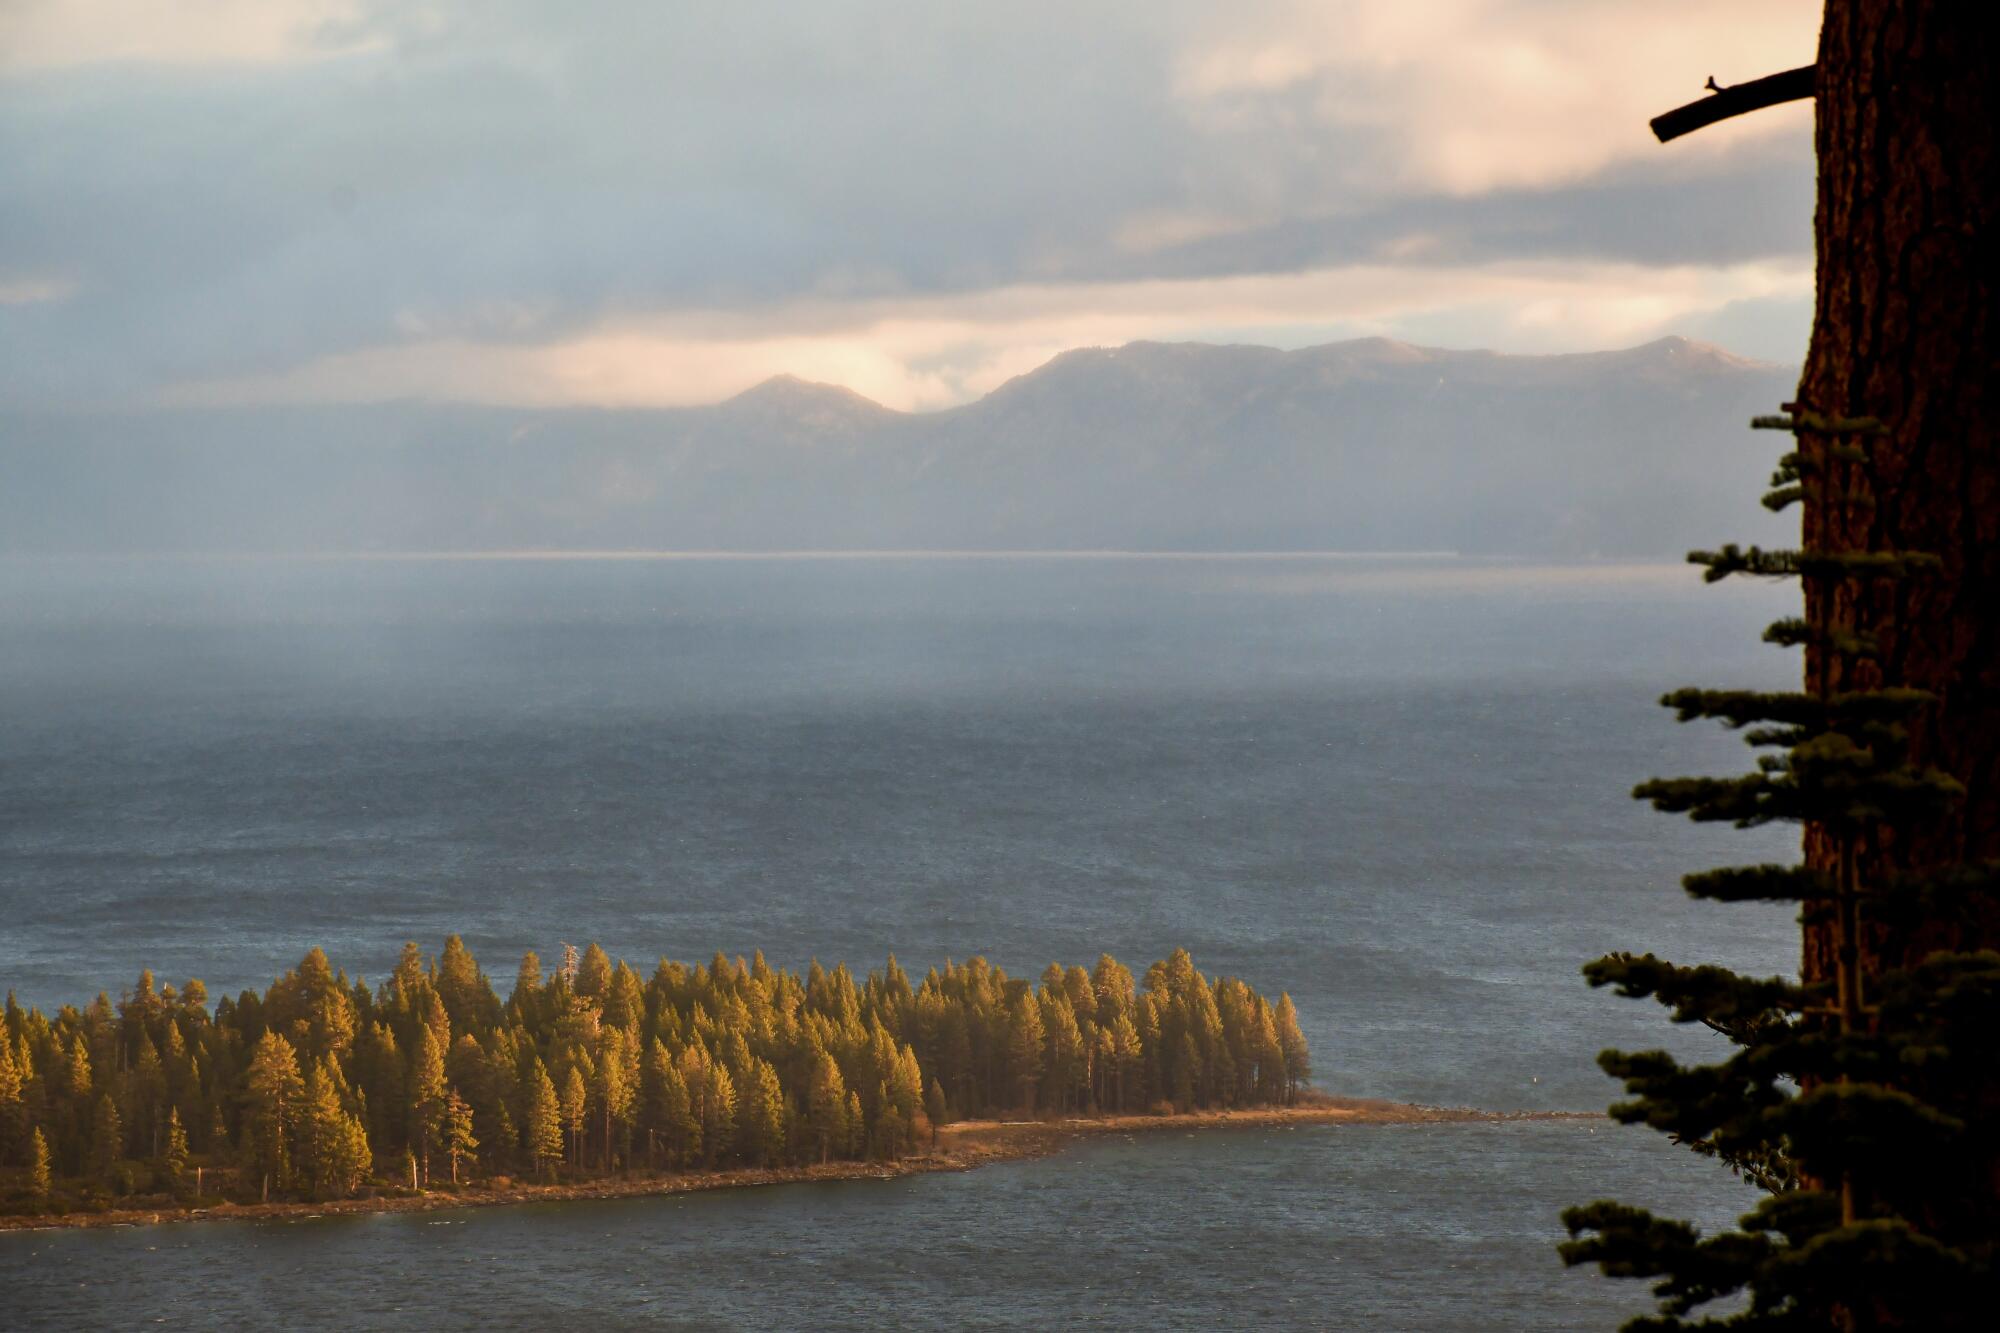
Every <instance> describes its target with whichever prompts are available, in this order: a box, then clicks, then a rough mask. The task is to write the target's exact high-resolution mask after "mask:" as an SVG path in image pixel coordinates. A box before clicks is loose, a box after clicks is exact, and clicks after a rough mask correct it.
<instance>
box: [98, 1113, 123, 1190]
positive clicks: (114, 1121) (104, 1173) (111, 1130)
mask: <svg viewBox="0 0 2000 1333" xmlns="http://www.w3.org/2000/svg"><path fill="white" fill-rule="evenodd" d="M124 1157H125V1125H124V1121H123V1120H122V1118H121V1117H120V1116H119V1114H118V1103H117V1102H115V1101H113V1100H111V1094H110V1093H108V1092H106V1093H100V1094H99V1095H98V1098H97V1110H96V1111H95V1112H94V1113H93V1114H92V1115H91V1119H90V1174H91V1175H93V1176H95V1177H97V1179H99V1180H100V1181H103V1182H104V1183H106V1184H110V1183H112V1181H113V1179H114V1177H115V1176H116V1174H117V1170H118V1163H119V1162H120V1161H122V1160H123V1159H124Z"/></svg>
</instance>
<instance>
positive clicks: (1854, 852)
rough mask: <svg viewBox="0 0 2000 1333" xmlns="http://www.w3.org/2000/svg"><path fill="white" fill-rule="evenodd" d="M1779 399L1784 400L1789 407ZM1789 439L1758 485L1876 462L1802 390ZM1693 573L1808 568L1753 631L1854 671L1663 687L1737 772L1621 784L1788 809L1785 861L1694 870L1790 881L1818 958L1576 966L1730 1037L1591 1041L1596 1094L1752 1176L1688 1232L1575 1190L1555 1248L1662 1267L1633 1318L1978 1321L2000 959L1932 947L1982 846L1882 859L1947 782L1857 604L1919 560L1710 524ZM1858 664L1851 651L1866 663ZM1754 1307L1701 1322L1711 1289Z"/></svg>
mask: <svg viewBox="0 0 2000 1333" xmlns="http://www.w3.org/2000/svg"><path fill="white" fill-rule="evenodd" d="M1794 406H1796V405H1794ZM1757 424H1760V425H1767V426H1771V427H1774V428H1781V429H1786V430H1790V431H1792V432H1794V433H1795V434H1796V435H1797V436H1798V437H1799V446H1798V448H1797V449H1796V450H1795V451H1794V452H1793V453H1790V454H1787V455H1786V456H1785V457H1784V458H1783V459H1782V460H1781V461H1780V464H1779V468H1778V471H1777V474H1776V475H1775V476H1774V478H1773V487H1774V489H1773V491H1772V492H1771V494H1770V495H1769V496H1767V497H1766V501H1765V502H1766V504H1767V505H1769V506H1770V507H1772V508H1773V509H1782V508H1784V507H1786V506H1788V505H1790V504H1792V503H1795V502H1797V501H1798V500H1799V499H1801V498H1802V497H1805V496H1811V497H1813V499H1814V502H1815V503H1816V504H1818V505H1821V506H1831V507H1836V508H1838V507H1841V506H1857V507H1868V506H1872V504H1873V503H1874V493H1875V491H1876V487H1877V482H1878V478H1877V476H1876V473H1875V470H1874V469H1873V467H1872V466H1871V459H1870V451H1869V449H1870V444H1871V443H1872V442H1873V441H1874V440H1876V439H1879V438H1880V437H1881V435H1882V434H1883V432H1884V429H1885V428H1884V427H1883V426H1882V425H1881V423H1879V422H1876V421H1874V420H1872V419H1869V418H1835V417H1828V416H1824V415H1822V414H1819V413H1815V412H1812V411H1809V410H1807V409H1804V408H1797V409H1796V410H1794V411H1791V412H1788V413H1787V415H1785V416H1784V417H1780V418H1769V419H1760V421H1759V422H1758V423H1757ZM1690 558H1691V559H1692V560H1694V561H1695V562H1696V563H1698V564H1701V565H1704V566H1706V568H1707V577H1708V578H1709V579H1710V581H1714V580H1717V579H1720V578H1724V577H1727V576H1730V575H1761V576H1775V577H1788V576H1796V575H1803V576H1805V577H1806V579H1807V592H1808V603H1809V607H1808V609H1809V614H1808V616H1806V617H1804V618H1788V619H1785V620H1780V621H1779V622H1777V623H1776V624H1774V625H1772V626H1771V627H1770V629H1769V630H1768V631H1766V634H1765V638H1766V640H1768V641H1769V642H1772V643H1774V644H1778V645H1781V646H1796V645H1799V644H1802V643H1804V644H1810V645H1812V646H1813V648H1814V651H1815V652H1817V653H1820V654H1823V655H1830V656H1836V657H1840V658H1843V659H1846V660H1848V661H1849V662H1850V664H1852V665H1853V667H1854V669H1853V670H1851V671H1850V672H1849V673H1847V680H1848V685H1847V686H1846V687H1845V688H1840V689H1831V688H1821V689H1818V690H1815V691H1811V692H1754V691H1744V690H1700V689H1685V690H1678V691H1675V692H1674V693H1671V694H1669V695H1667V696H1666V697H1665V698H1664V699H1663V700H1662V702H1663V703H1664V704H1666V705H1667V706H1668V707H1670V708H1672V709H1673V710H1674V711H1675V712H1676V714H1677V715H1678V716H1679V717H1680V718H1681V720H1683V721H1689V720H1694V719H1700V718H1711V719H1716V720H1719V721H1721V722H1722V723H1724V724H1725V725H1727V726H1729V727H1731V728H1735V729H1740V730H1742V731H1743V732H1744V735H1745V739H1746V740H1747V741H1748V742H1749V743H1750V745H1752V746H1753V747H1756V748H1759V749H1763V750H1774V751H1776V753H1771V754H1764V755H1761V756H1760V757H1759V759H1758V762H1757V767H1756V770H1755V771H1754V772H1752V773H1749V774H1747V775H1745V776H1741V777H1734V778H1674V779H1659V780H1654V781H1651V782H1647V783H1643V784H1641V785H1640V787H1639V788H1638V789H1637V791H1636V793H1635V794H1636V795H1638V796H1639V797H1641V798H1642V799H1645V800H1648V801H1650V802H1651V803H1652V804H1653V805H1654V806H1655V807H1656V808H1658V809H1660V810H1662V811H1666V812H1670V813H1681V814H1686V815H1688V816H1689V817H1691V818H1693V819H1695V820H1699V821H1718V822H1721V821H1726V822H1730V823H1734V824H1736V825H1737V826H1738V827H1751V826H1755V825H1761V824H1765V823H1770V822H1774V821H1789V822H1795V823H1800V824H1804V825H1805V826H1806V828H1807V830H1808V839H1807V845H1808V850H1809V851H1811V852H1812V853H1813V854H1812V855H1810V856H1808V858H1807V861H1806V863H1805V864H1801V865H1757V866H1747V867H1738V868H1732V869H1724V870H1712V871H1707V872H1703V873H1699V874H1693V875H1689V876H1688V877H1687V878H1686V879H1685V880H1684V881H1683V883H1684V885H1685V887H1686V889H1687V891H1688V892H1689V893H1690V894H1691V895H1693V896H1695V897H1697V898H1703V899H1708V900H1712V901H1716V902H1722V903H1730V902H1756V901H1762V902H1795V903H1798V904H1799V905H1800V920H1801V923H1802V926H1803V928H1804V931H1805V933H1806V936H1807V941H1808V951H1807V955H1808V961H1809V963H1810V960H1811V957H1812V947H1811V946H1812V941H1813V939H1814V937H1815V936H1816V935H1823V936H1824V937H1825V938H1826V939H1827V940H1828V941H1829V944H1828V948H1827V952H1828V955H1829V956H1830V958H1831V960H1832V966H1831V968H1830V969H1829V970H1827V971H1826V973H1825V974H1824V975H1816V974H1815V971H1814V969H1813V968H1812V967H1810V966H1809V967H1808V968H1807V969H1806V975H1805V977H1804V978H1803V979H1802V980H1801V981H1797V982H1795V981H1791V980H1788V979H1785V978H1768V979H1759V978H1751V977H1744V976H1739V975H1737V974H1735V973H1733V972H1730V971H1728V970H1727V969H1724V968H1719V967H1713V966H1678V965H1675V964H1672V963H1668V962H1665V961H1663V960H1660V959H1657V958H1655V957H1653V956H1652V955H1650V954H1648V955H1645V956H1643V957H1635V956H1633V955H1631V954H1613V955H1611V956H1609V957H1605V958H1600V959H1598V960H1596V961H1595V962H1593V963H1591V964H1589V965H1588V966H1587V967H1586V968H1585V974H1586V976H1587V977H1588V978H1589V980H1590V982H1591V984H1592V985H1594V986H1613V987H1616V988H1617V990H1618V991H1619V993H1620V994H1623V995H1627V996H1633V997H1644V998H1651V999H1653V1000H1656V1001H1657V1002H1658V1003H1660V1004H1661V1005H1663V1006H1665V1007H1666V1008H1667V1009H1668V1010H1669V1011H1670V1013H1671V1016H1672V1018H1673V1019H1674V1021H1676V1022H1682V1023H1689V1022H1701V1023H1704V1024H1706V1025H1707V1026H1709V1027H1711V1028H1713V1029H1715V1030H1716V1031H1718V1032H1720V1033H1722V1034H1723V1035H1725V1036H1726V1037H1728V1038H1729V1039H1730V1041H1731V1042H1732V1043H1734V1045H1735V1046H1736V1047H1737V1053H1736V1054H1735V1055H1733V1056H1731V1057H1730V1058H1729V1059H1727V1060H1724V1061H1722V1062H1720V1063H1718V1064H1713V1065H1694V1066H1689V1065H1683V1064H1682V1063H1680V1062H1679V1061H1678V1060H1676V1059H1675V1058H1674V1057H1672V1056H1670V1055H1668V1054H1667V1053H1665V1052H1662V1051H1645V1052H1637V1053H1628V1052H1622V1051H1607V1052H1605V1053H1604V1055H1603V1056H1602V1057H1601V1058H1600V1063H1601V1064H1602V1065H1603V1067H1604V1068H1605V1070H1606V1071H1607V1072H1608V1073H1610V1074H1612V1075H1613V1076H1614V1077H1617V1078H1619V1079H1621V1080H1623V1082H1624V1084H1625V1087H1626V1090H1627V1092H1628V1093H1629V1094H1630V1099H1629V1100H1627V1101H1624V1102H1621V1103H1618V1104H1617V1105H1615V1106H1613V1107H1612V1108H1611V1113H1612V1115H1613V1116H1614V1117H1615V1118H1617V1119H1619V1120H1621V1121H1624V1122H1627V1123H1643V1124H1647V1125H1650V1126H1652V1127H1653V1128H1655V1129H1658V1130H1660V1131H1662V1132H1664V1133H1667V1134H1669V1135H1671V1136H1672V1137H1674V1138H1675V1139H1676V1140H1677V1141H1680V1142H1683V1143H1686V1144H1688V1145H1690V1146H1692V1147H1693V1148H1694V1149H1695V1150H1696V1151H1699V1152H1702V1153H1706V1154H1708V1155H1711V1156H1715V1157H1718V1158H1720V1159H1721V1160H1723V1161H1724V1162H1727V1163H1728V1164H1730V1165H1731V1166H1733V1167H1734V1168H1736V1169H1737V1170H1738V1171H1739V1172H1740V1173H1741V1174H1743V1175H1744V1176H1746V1177H1747V1178H1749V1179H1751V1180H1752V1181H1754V1182H1755V1183H1757V1184H1759V1185H1760V1186H1762V1187H1763V1188H1765V1189H1766V1190H1767V1191H1768V1192H1769V1197H1767V1198H1766V1199H1764V1200H1763V1201H1762V1202H1761V1203H1760V1204H1759V1205H1758V1206H1757V1207H1756V1208H1755V1209H1754V1210H1752V1211H1751V1212H1750V1213H1749V1214H1748V1215H1746V1216H1745V1217H1743V1218H1742V1219H1741V1222H1740V1224H1739V1226H1740V1229H1739V1230H1736V1231H1730V1232H1724V1233H1722V1234H1719V1235H1715V1236H1707V1237H1704V1236H1703V1235H1702V1234H1701V1233H1700V1232H1698V1231H1697V1230H1696V1229H1695V1228H1694V1227H1692V1226H1690V1225H1689V1224H1687V1223H1684V1222H1679V1221H1673V1220H1669V1219H1663V1218H1659V1217H1655V1216H1653V1215H1652V1214H1651V1213H1648V1212H1646V1211H1644V1210H1642V1209H1638V1208H1633V1207H1630V1206H1628V1205H1624V1204H1619V1203H1611V1202H1600V1203H1596V1204H1592V1205H1590V1206H1588V1207H1582V1208H1573V1209H1570V1210H1569V1211H1568V1212H1567V1213H1565V1215H1564V1221H1565V1223H1566V1225H1567V1226H1568V1227H1569V1230H1570V1232H1571V1234H1572V1236H1575V1237H1578V1239H1574V1240H1572V1241H1570V1242H1568V1243H1567V1244H1565V1245H1564V1246H1563V1256H1564V1259H1565V1261H1566V1262H1568V1263H1571V1264H1580V1263H1596V1264H1598V1265H1599V1266H1600V1267H1601V1268H1602V1269H1603V1270H1604V1271H1605V1272H1606V1273H1607V1274H1612V1275H1617V1276H1631V1277H1646V1278H1653V1279H1656V1282H1655V1284H1654V1286H1653V1293H1654V1295H1655V1296H1656V1297H1657V1298H1658V1300H1659V1307H1660V1314H1659V1316H1658V1317H1656V1318H1651V1319H1645V1320H1635V1321H1634V1322H1633V1323H1632V1324H1631V1325H1628V1327H1630V1328H1634V1329H1646V1330H1668V1329H1680V1328H1691V1327H1702V1328H1741V1329H1769V1330H1777V1329H1798V1328H1807V1327H1821V1328H1839V1329H1875V1328H1925V1329H1951V1328H1960V1327H1983V1326H1985V1323H1984V1321H1985V1320H1986V1319H1987V1318H1988V1317H1990V1315H1991V1311H1992V1308H1993V1306H1994V1303H1995V1297H1996V1296H2000V1279H1996V1268H1995V1261H1996V1257H1997V1254H1996V1252H2000V1227H1996V1224H1995V1220H1994V1214H1993V1211H1992V1208H1991V1205H1990V1198H1989V1196H1988V1195H1987V1194H1986V1193H1985V1190H1986V1188H1987V1186H1986V1185H1985V1184H1973V1185H1970V1186H1969V1187H1968V1186H1967V1185H1966V1184H1965V1183H1964V1182H1966V1181H1967V1180H1968V1178H1970V1179H1972V1180H1980V1179H1981V1175H1982V1173H1981V1171H1980V1170H1978V1169H1975V1170H1973V1171H1972V1172H1970V1173H1968V1172H1967V1170H1966V1168H1967V1167H1975V1168H1976V1167H1979V1166H1981V1164H1985V1163H1989V1162H1991V1161H1992V1159H1993V1156H1994V1151H1993V1148H1992V1144H1991V1128H1990V1126H1991V1120H1990V1117H1991V1105H1992V1103H1991V1095H1992V1087H1993V1082H1992V1074H1991V1054H1990V1052H1991V1051H1992V1049H1993V1044H1994V1040H1995V1038H1996V1037H2000V955H1996V954H1994V953H1992V952H1990V951H1986V952H1970V951H1962V950H1955V949H1953V948H1951V947H1949V946H1948V941H1949V940H1950V938H1951V934H1950V932H1949V930H1948V929H1944V930H1941V929H1940V928H1941V927H1947V926H1948V925H1949V923H1951V922H1953V921H1956V920H1962V919H1965V914H1966V913H1967V912H1968V911H1976V910H1977V903H1978V899H1979V896H1980V895H1981V894H1984V893H1987V892H1990V891H1991V889H1992V887H1993V886H1994V884H1995V882H1996V873H1995V868H1994V867H1993V866H1992V865H1990V864H1980V863H1975V862H1961V863H1960V864H1958V865H1956V866H1943V867H1934V868H1932V869H1931V870H1928V871H1924V872H1908V871H1901V872H1898V871H1892V870H1888V869H1885V868H1884V864H1883V863H1882V862H1881V861H1880V860H1879V859H1878V857H1877V852H1878V851H1879V849H1882V848H1885V847H1893V846H1896V845H1898V844H1899V843H1901V842H1903V841H1906V840H1907V839H1908V838H1909V837H1911V836H1912V831H1913V830H1921V829H1924V828H1927V827H1929V826H1930V825H1931V824H1933V823H1934V822H1935V821H1936V820H1938V819H1939V818H1940V817H1941V816H1942V812H1944V811H1947V810H1949V809H1950V808H1951V807H1953V806H1954V805H1956V804H1957V803H1958V802H1959V801H1960V800H1962V799H1963V797H1964V794H1965V789H1964V787H1963V786H1962V785H1961V784H1960V783H1959V782H1958V781H1957V780H1955V779H1954V778H1952V777H1951V776H1950V775H1948V774H1946V773H1944V772H1943V771H1941V770H1939V769H1938V768H1935V767H1933V766H1931V765H1930V764H1928V763H1926V762H1925V761H1924V759H1923V758H1922V756H1920V755H1919V754H1917V753H1916V752H1915V751H1914V749H1913V744H1912V740H1913V736H1914V735H1915V734H1916V733H1918V732H1919V731H1920V730H1921V729H1922V726H1923V720H1924V718H1925V716H1926V714H1928V713H1929V712H1930V711H1931V710H1932V709H1934V708H1935V706H1936V704H1937V696H1936V695H1935V694H1934V693H1932V692H1930V691H1928V690H1921V689H1912V688H1908V687H1906V686H1902V685H1899V684H1897V683H1896V681H1895V674H1894V671H1893V669H1892V664H1891V663H1890V662H1887V661H1885V660H1883V658H1882V656H1881V653H1880V649H1881V643H1882V641H1881V639H1880V638H1879V637H1878V636H1877V635H1876V634H1875V633H1874V632H1873V631H1872V629H1870V628H1866V627H1864V626H1862V625H1861V624H1860V623H1858V621H1857V620H1856V619H1855V612H1856V608H1857V607H1860V606H1862V605H1865V604H1868V603H1871V602H1877V601H1882V600H1898V599H1900V600H1902V601H1904V602H1905V604H1915V603H1916V602H1918V601H1919V600H1920V597H1921V594H1920V593H1919V592H1918V591H1917V590H1918V589H1920V588H1921V586H1922V584H1923V581H1924V580H1925V579H1926V577H1927V576H1928V575H1929V574H1930V573H1931V572H1932V571H1934V570H1935V569H1936V568H1937V565H1938V561H1937V559H1936V557H1934V556H1932V555H1930V554H1928V553H1925V552H1918V551H1907V550H1879V549H1873V550H1859V549H1851V548H1842V547H1830V546H1826V545H1822V544H1820V543H1818V542H1816V541H1809V542H1808V543H1807V544H1806V546H1805V547H1804V549H1802V550H1798V551H1762V550H1758V549H1756V548H1751V549H1749V550H1743V549H1740V548H1738V547H1735V546H1726V547H1724V548H1722V549H1721V550H1720V551H1716V552H1696V553H1695V554H1694V555H1693V556H1692V557H1690ZM1860 664H1866V669H1865V670H1862V669H1861V668H1860ZM1739 1295H1742V1296H1747V1297H1748V1303H1747V1306H1746V1307H1745V1308H1743V1309H1741V1310H1740V1311H1738V1312H1736V1313H1732V1314H1727V1315H1723V1316H1720V1317H1708V1318H1704V1319H1702V1320H1701V1321H1700V1323H1699V1324H1693V1323H1689V1322H1688V1321H1687V1319H1686V1318H1684V1317H1686V1316H1690V1315H1693V1314H1695V1313H1696V1312H1697V1311H1699V1310H1700V1308H1701V1307H1702V1306H1704V1305H1706V1304H1708V1303H1710V1302H1712V1301H1716V1300H1725V1299H1730V1298H1733V1297H1737V1296H1739Z"/></svg>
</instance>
